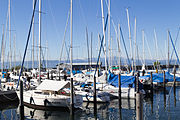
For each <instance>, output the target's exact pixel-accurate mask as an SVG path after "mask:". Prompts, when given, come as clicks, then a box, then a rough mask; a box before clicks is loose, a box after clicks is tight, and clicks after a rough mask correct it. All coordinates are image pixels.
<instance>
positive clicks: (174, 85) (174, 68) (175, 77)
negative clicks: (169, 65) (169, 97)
mask: <svg viewBox="0 0 180 120" xmlns="http://www.w3.org/2000/svg"><path fill="white" fill-rule="evenodd" d="M173 79H174V86H176V67H174V77H173Z"/></svg>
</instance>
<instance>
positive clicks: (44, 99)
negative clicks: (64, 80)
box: [18, 90, 83, 109]
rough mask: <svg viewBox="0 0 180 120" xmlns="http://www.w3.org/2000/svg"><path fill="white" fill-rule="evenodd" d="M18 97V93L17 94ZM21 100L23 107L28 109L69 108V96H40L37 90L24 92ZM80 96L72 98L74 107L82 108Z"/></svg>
mask: <svg viewBox="0 0 180 120" xmlns="http://www.w3.org/2000/svg"><path fill="white" fill-rule="evenodd" d="M38 92H39V93H38ZM18 95H19V93H18ZM23 100H24V103H25V105H27V106H30V107H37V108H38V107H39V108H42V109H43V108H45V109H46V108H50V107H51V108H53V107H58V108H69V107H70V96H65V95H54V94H52V95H45V94H41V92H40V91H38V90H29V91H24V95H23ZM82 103H83V101H82V96H80V95H76V96H74V107H75V108H80V107H81V106H82Z"/></svg>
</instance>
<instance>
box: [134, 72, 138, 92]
mask: <svg viewBox="0 0 180 120" xmlns="http://www.w3.org/2000/svg"><path fill="white" fill-rule="evenodd" d="M135 79H136V93H139V75H138V74H137V75H136V76H135Z"/></svg>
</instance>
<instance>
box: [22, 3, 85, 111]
mask: <svg viewBox="0 0 180 120" xmlns="http://www.w3.org/2000/svg"><path fill="white" fill-rule="evenodd" d="M35 4H36V2H35V3H34V6H35ZM71 8H72V2H71ZM34 11H35V10H33V15H34ZM39 11H40V12H39V47H40V49H39V76H41V67H40V66H41V59H40V58H41V0H39ZM71 15H72V14H71ZM31 24H32V23H31ZM69 88H70V82H68V81H55V80H43V81H42V83H41V77H39V85H38V87H37V88H36V89H35V90H28V91H24V96H23V98H24V100H23V102H24V104H25V105H27V106H29V107H32V108H38V109H54V108H62V109H67V110H69V107H70V106H71V102H72V101H71V100H72V99H71V98H72V96H71V94H72V92H71V91H70V89H69ZM73 97H74V99H73V102H74V108H80V107H81V106H82V103H83V100H82V96H81V95H77V94H76V95H73Z"/></svg>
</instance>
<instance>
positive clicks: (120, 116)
mask: <svg viewBox="0 0 180 120" xmlns="http://www.w3.org/2000/svg"><path fill="white" fill-rule="evenodd" d="M118 77H119V82H118V84H119V85H118V86H119V91H118V93H119V120H121V119H122V114H121V104H122V103H121V73H119V75H118Z"/></svg>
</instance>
